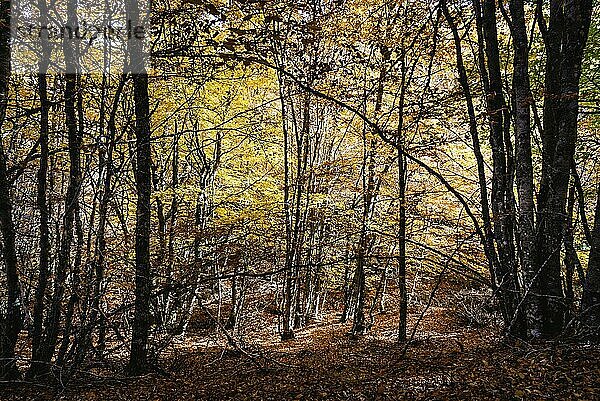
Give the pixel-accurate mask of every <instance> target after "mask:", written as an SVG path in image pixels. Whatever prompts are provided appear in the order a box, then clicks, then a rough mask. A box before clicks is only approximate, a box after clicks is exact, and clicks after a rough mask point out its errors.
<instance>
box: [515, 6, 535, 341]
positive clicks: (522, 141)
mask: <svg viewBox="0 0 600 401" xmlns="http://www.w3.org/2000/svg"><path fill="white" fill-rule="evenodd" d="M510 12H511V15H512V33H513V48H514V51H515V56H514V59H513V91H514V102H513V103H514V106H513V107H514V114H515V118H514V130H515V147H516V177H517V192H518V194H519V216H518V222H519V242H520V249H519V250H520V256H521V268H522V270H523V271H524V272H525V276H526V278H527V282H528V283H530V284H531V283H534V282H535V275H536V269H535V267H534V263H533V256H534V239H535V220H534V219H535V206H534V201H533V196H534V195H533V193H534V188H533V163H532V158H531V115H530V114H531V113H530V107H531V103H532V102H533V96H532V94H531V89H530V82H529V51H528V49H529V45H528V41H527V28H526V25H525V11H524V5H523V1H522V0H511V2H510ZM510 190H511V191H512V188H511V189H510ZM515 282H516V278H515ZM513 290H514V291H518V290H519V289H518V287H513ZM529 291H530V293H529V298H528V299H529V300H530V299H531V295H532V293H531V289H530V290H529ZM513 299H514V300H518V299H519V297H518V292H517V296H516V297H513ZM526 306H527V308H526V309H527V315H529V316H530V317H529V319H528V321H530V322H534V326H533V327H531V328H530V330H529V331H530V333H529V334H530V335H534V334H535V327H536V324H535V322H536V321H537V320H536V318H535V317H533V316H535V314H536V313H537V303H536V302H529V301H527V300H526ZM512 307H513V308H514V309H513V313H514V314H515V320H514V323H513V322H511V324H512V325H513V327H512V329H513V330H512V334H514V335H517V336H523V335H524V334H525V332H524V331H525V330H524V329H525V327H524V322H522V321H521V316H522V311H521V310H520V308H518V307H517V306H516V305H512ZM531 329H533V330H531Z"/></svg>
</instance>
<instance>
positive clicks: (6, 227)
mask: <svg viewBox="0 0 600 401" xmlns="http://www.w3.org/2000/svg"><path fill="white" fill-rule="evenodd" d="M0 7H1V9H0V131H3V127H2V126H3V125H4V121H5V118H6V109H7V105H8V91H9V89H8V84H9V80H10V73H11V64H10V62H11V58H10V56H11V54H10V1H7V0H2V2H1V3H0ZM0 231H1V232H2V241H3V242H2V256H3V258H4V261H3V262H4V273H5V275H6V284H7V299H6V314H5V315H0V379H2V380H12V379H17V378H18V377H19V376H20V373H19V370H18V368H17V364H16V360H15V346H16V343H17V339H18V337H19V332H20V331H21V327H22V317H21V307H20V305H19V296H20V289H19V277H18V272H17V252H16V249H15V227H14V222H13V217H12V201H11V198H10V184H9V177H8V169H7V156H6V152H5V150H4V145H3V144H2V143H1V141H0Z"/></svg>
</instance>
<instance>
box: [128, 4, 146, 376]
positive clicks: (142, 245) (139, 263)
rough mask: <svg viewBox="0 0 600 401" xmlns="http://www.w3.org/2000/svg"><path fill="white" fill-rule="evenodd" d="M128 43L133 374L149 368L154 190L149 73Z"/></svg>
mask: <svg viewBox="0 0 600 401" xmlns="http://www.w3.org/2000/svg"><path fill="white" fill-rule="evenodd" d="M126 11H127V17H128V20H129V21H131V25H132V26H134V27H135V26H139V25H140V11H139V5H138V3H137V0H127V1H126ZM128 44H129V49H128V50H129V58H130V68H131V69H132V70H131V71H132V74H131V75H132V78H133V100H134V104H135V135H136V152H135V154H136V171H135V183H136V192H137V204H136V225H135V311H134V318H133V332H132V337H131V353H130V355H129V363H128V366H127V371H128V372H129V374H131V375H137V374H142V373H145V372H147V371H148V370H149V364H148V338H149V334H150V326H151V318H152V317H151V314H150V296H151V293H152V276H151V267H150V217H151V210H150V198H151V192H152V174H151V166H152V160H151V144H150V104H149V103H150V102H149V96H148V74H147V73H146V68H145V66H144V60H143V43H142V40H140V39H131V40H129V42H128Z"/></svg>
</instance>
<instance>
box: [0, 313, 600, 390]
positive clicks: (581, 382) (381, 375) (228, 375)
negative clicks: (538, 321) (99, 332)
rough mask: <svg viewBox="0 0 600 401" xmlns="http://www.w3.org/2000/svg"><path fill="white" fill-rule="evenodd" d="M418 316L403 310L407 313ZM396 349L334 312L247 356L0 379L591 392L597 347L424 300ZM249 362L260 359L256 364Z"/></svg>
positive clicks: (596, 377)
mask: <svg viewBox="0 0 600 401" xmlns="http://www.w3.org/2000/svg"><path fill="white" fill-rule="evenodd" d="M417 317H418V316H417V314H415V315H414V316H412V318H413V319H411V320H412V322H413V323H414V319H416V318H417ZM419 327H420V330H419V332H418V335H416V336H415V339H414V341H413V343H412V345H411V347H410V348H409V349H408V352H407V353H406V356H404V357H402V351H403V346H402V345H398V344H397V343H395V341H394V333H395V328H396V320H395V319H394V317H393V316H392V315H391V314H388V315H380V316H378V320H377V322H376V324H375V326H374V327H373V329H372V331H371V332H370V334H368V335H367V336H365V337H364V338H360V339H351V338H350V337H349V336H348V335H347V332H348V325H342V324H339V323H337V319H336V318H335V317H334V316H330V318H329V319H328V320H327V321H322V322H320V323H319V324H314V325H312V326H310V327H309V328H308V329H306V330H303V331H302V332H300V333H298V336H297V338H296V339H295V340H292V341H288V342H285V343H281V342H279V341H271V342H261V343H260V346H259V345H258V344H259V341H258V340H257V341H254V342H253V343H252V344H254V346H253V345H252V344H251V343H249V344H247V347H246V348H245V349H247V350H248V352H249V353H250V354H252V355H254V359H253V358H250V357H249V356H248V355H245V354H242V353H240V352H239V351H236V350H234V349H225V348H224V347H222V346H206V345H199V344H197V345H196V346H191V347H190V346H189V344H188V345H187V348H188V350H187V352H185V353H181V352H178V354H179V356H176V357H168V356H167V357H166V358H165V360H164V361H163V367H164V368H165V370H166V371H167V372H169V374H168V375H159V374H152V375H148V376H145V377H141V378H120V379H117V378H113V379H102V380H99V379H95V380H92V381H91V382H87V383H86V384H83V383H81V384H78V383H73V384H72V385H71V386H69V387H68V388H67V389H65V390H63V391H60V392H57V391H56V390H52V389H49V388H44V387H33V386H31V385H25V384H23V385H20V387H16V388H15V387H12V388H11V389H10V390H9V389H7V388H2V392H1V393H0V394H1V396H0V398H1V399H7V400H9V399H15V400H25V399H27V400H35V399H39V400H51V399H61V400H238V399H252V400H402V399H410V400H413V399H414V400H445V399H452V400H463V399H480V400H495V399H497V400H511V399H527V400H538V399H539V400H558V399H560V400H563V399H564V400H571V399H573V400H597V399H600V365H599V364H598V361H599V360H600V359H599V357H600V350H599V349H598V348H593V347H587V346H584V345H555V344H550V343H549V344H544V345H537V346H535V347H532V346H530V345H528V344H512V345H509V344H507V343H505V342H503V341H502V339H500V338H498V337H497V336H495V335H494V334H492V333H491V332H490V331H488V330H479V329H476V328H472V327H465V326H464V325H461V324H460V321H458V319H456V317H455V315H454V314H453V312H451V311H450V310H449V309H445V308H442V307H434V308H431V309H430V310H429V311H428V313H427V314H426V315H425V318H424V319H423V321H422V322H421V325H420V326H419ZM258 366H261V367H262V370H261V368H259V367H258Z"/></svg>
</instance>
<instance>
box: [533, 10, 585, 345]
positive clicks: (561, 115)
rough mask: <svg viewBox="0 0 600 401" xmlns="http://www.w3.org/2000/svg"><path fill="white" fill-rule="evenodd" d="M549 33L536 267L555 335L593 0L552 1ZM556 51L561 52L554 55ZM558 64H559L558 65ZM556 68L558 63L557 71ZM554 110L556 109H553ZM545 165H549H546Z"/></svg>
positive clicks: (546, 319) (560, 321) (546, 321)
mask: <svg viewBox="0 0 600 401" xmlns="http://www.w3.org/2000/svg"><path fill="white" fill-rule="evenodd" d="M550 10H551V15H550V25H549V28H548V36H547V43H546V46H547V57H548V60H549V64H551V65H548V66H547V72H546V74H547V78H548V79H547V82H546V90H545V96H546V98H545V100H546V102H547V103H548V104H547V105H546V106H547V107H545V108H544V136H543V145H544V149H543V150H544V153H543V163H544V165H543V170H542V185H541V187H540V194H539V201H538V213H539V217H538V237H537V258H536V268H537V269H538V270H539V271H540V275H539V277H540V281H541V282H540V293H541V294H542V296H543V299H542V301H541V306H542V308H543V309H542V310H543V324H542V333H541V334H542V335H543V336H546V337H554V336H556V335H558V334H560V333H561V331H562V329H563V325H564V322H565V311H566V308H565V302H564V294H563V288H562V279H561V257H560V256H561V255H560V249H561V245H562V240H563V233H564V225H565V214H566V211H565V207H566V201H567V190H568V186H569V178H570V171H571V163H572V160H573V157H574V154H575V143H576V140H577V117H578V113H579V99H578V97H579V79H580V76H581V65H582V60H583V51H584V49H585V44H586V41H587V36H588V32H589V26H590V21H591V13H592V1H591V0H571V1H567V2H562V1H551V3H550ZM557 51H559V52H560V53H559V56H558V57H557V58H552V57H551V56H552V55H554V54H555V53H556V52H557ZM557 66H558V67H557ZM556 68H559V70H558V71H556ZM551 114H552V115H551ZM544 169H545V170H544Z"/></svg>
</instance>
